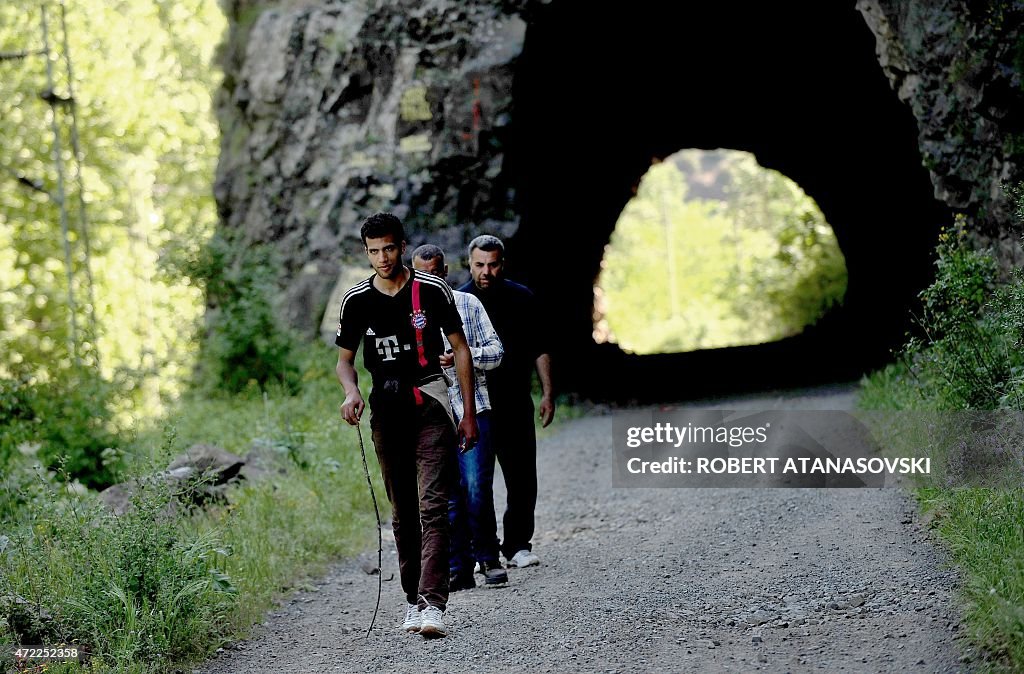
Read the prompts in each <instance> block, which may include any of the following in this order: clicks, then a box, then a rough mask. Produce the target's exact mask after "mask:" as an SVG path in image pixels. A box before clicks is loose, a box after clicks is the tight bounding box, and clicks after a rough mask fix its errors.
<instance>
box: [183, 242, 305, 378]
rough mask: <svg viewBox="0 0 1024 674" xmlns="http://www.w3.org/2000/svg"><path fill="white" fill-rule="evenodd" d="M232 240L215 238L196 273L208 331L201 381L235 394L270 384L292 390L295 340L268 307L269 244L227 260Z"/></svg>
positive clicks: (270, 289)
mask: <svg viewBox="0 0 1024 674" xmlns="http://www.w3.org/2000/svg"><path fill="white" fill-rule="evenodd" d="M230 256H231V244H230V243H228V242H227V241H226V240H225V239H223V238H220V237H214V238H213V239H211V241H210V243H209V245H208V246H207V249H206V256H205V258H204V259H203V260H202V261H201V262H200V264H199V265H198V266H197V268H196V270H195V272H196V276H197V277H199V278H201V279H204V281H205V285H206V293H207V297H208V300H209V302H210V303H211V304H212V305H213V306H214V307H215V308H214V309H211V310H210V311H209V312H208V316H207V322H208V324H209V325H210V328H209V332H208V334H207V336H206V338H205V340H204V341H203V344H202V351H201V355H200V370H199V372H200V378H199V383H200V386H201V388H202V389H203V390H205V391H207V392H211V393H212V392H214V391H222V392H227V393H238V392H241V391H243V390H245V389H246V388H248V387H249V386H252V385H255V386H257V387H260V388H263V387H266V386H268V385H271V384H275V385H279V386H283V387H285V388H286V389H287V390H289V391H292V392H294V391H295V390H296V388H297V385H298V383H299V380H298V375H299V371H298V365H297V363H296V360H295V356H294V354H293V344H294V343H295V342H296V341H297V337H296V336H295V335H292V334H290V333H289V332H287V331H286V330H285V329H283V328H281V327H280V326H279V321H278V320H277V318H276V317H275V316H274V313H273V310H272V308H271V303H270V297H271V296H272V294H273V292H274V290H275V282H276V276H275V274H274V271H273V270H274V269H275V267H274V266H273V265H272V259H271V258H272V256H271V251H270V249H268V248H266V247H255V246H254V247H251V248H248V249H247V250H245V251H243V252H242V253H241V254H240V255H237V257H235V259H234V262H232V263H229V262H228V260H229V259H230Z"/></svg>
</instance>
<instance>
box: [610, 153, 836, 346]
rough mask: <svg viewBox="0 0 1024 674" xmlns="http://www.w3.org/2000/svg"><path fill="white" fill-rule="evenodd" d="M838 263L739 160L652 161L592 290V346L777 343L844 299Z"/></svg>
mask: <svg viewBox="0 0 1024 674" xmlns="http://www.w3.org/2000/svg"><path fill="white" fill-rule="evenodd" d="M846 283H847V273H846V263H845V260H844V258H843V254H842V251H841V250H840V249H839V244H838V243H837V241H836V238H835V235H834V233H833V231H832V228H831V227H830V226H829V224H828V222H826V221H825V217H824V215H823V214H822V213H821V210H820V209H819V208H818V205H817V204H816V203H814V200H813V199H811V198H810V197H808V196H807V195H806V194H805V193H804V191H803V190H802V189H800V187H799V186H798V185H797V184H796V183H794V182H793V181H792V180H789V179H788V178H786V177H785V176H784V175H782V174H781V173H779V172H777V171H771V170H768V169H765V168H763V167H762V166H760V165H759V164H758V163H757V160H756V158H755V157H754V156H753V155H751V154H750V153H747V152H737V151H735V150H724V149H719V150H714V151H705V150H681V151H679V152H675V153H673V154H672V155H670V156H668V157H666V158H665V159H664V160H659V159H654V160H653V161H652V166H651V168H650V169H648V171H647V172H646V173H645V174H644V175H643V177H642V178H641V179H640V181H639V184H638V185H637V189H636V193H635V194H634V195H633V197H632V198H631V199H630V200H629V202H627V204H626V207H625V208H624V209H623V210H622V213H621V214H620V215H619V217H618V219H617V221H616V223H615V230H614V232H613V233H612V236H611V239H610V241H609V243H608V244H607V245H606V246H605V251H604V257H603V258H602V260H601V271H600V274H599V276H598V279H597V282H596V284H595V285H594V340H595V341H596V342H597V343H598V344H603V343H613V344H617V345H619V347H620V348H622V349H623V350H624V351H626V352H628V353H633V354H639V355H649V354H659V353H680V352H688V351H699V350H701V349H715V348H723V347H733V346H748V345H756V344H764V343H767V342H773V341H778V340H780V339H784V338H786V337H792V336H794V335H797V334H800V333H801V332H803V330H804V329H805V328H806V327H807V326H810V325H814V324H815V323H817V322H818V321H819V320H820V319H821V318H822V317H823V316H824V315H825V314H826V313H827V312H828V311H829V310H832V309H835V308H838V307H839V306H841V305H842V301H843V297H844V295H845V294H846Z"/></svg>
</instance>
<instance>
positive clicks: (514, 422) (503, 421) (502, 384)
mask: <svg viewBox="0 0 1024 674" xmlns="http://www.w3.org/2000/svg"><path fill="white" fill-rule="evenodd" d="M504 265H505V246H504V244H503V243H502V241H501V239H499V238H497V237H495V236H490V235H488V234H484V235H481V236H478V237H476V238H475V239H473V241H471V242H470V244H469V272H470V275H471V276H472V277H473V280H472V281H471V282H469V283H466V284H465V285H463V286H462V287H460V288H459V290H461V291H462V292H467V293H472V294H473V295H476V296H477V297H478V298H479V299H480V302H481V303H482V304H483V305H484V309H486V310H487V315H488V316H490V318H491V323H492V324H493V325H494V329H495V330H496V331H497V333H498V337H499V338H501V343H502V345H503V346H504V347H505V355H504V357H503V358H502V361H501V365H499V366H498V367H496V368H495V369H493V370H489V371H488V372H487V390H488V392H489V393H490V396H491V428H492V431H491V433H492V436H491V437H492V438H493V445H494V453H495V456H496V457H497V459H498V463H499V464H500V465H501V472H502V474H504V476H505V487H506V491H507V492H508V501H507V505H506V509H505V516H504V518H503V519H502V523H503V528H504V540H502V542H501V551H502V554H504V555H505V559H507V560H508V565H509V566H510V567H524V566H533V565H535V564H539V563H540V559H539V558H538V557H537V555H536V554H534V552H533V543H532V542H531V539H532V538H533V530H534V509H535V508H536V506H537V435H536V433H535V431H534V427H533V398H532V397H531V389H532V376H533V370H534V368H536V370H537V375H538V377H539V378H540V384H541V402H540V409H539V410H538V413H539V416H540V421H541V425H542V426H547V425H548V424H550V423H551V419H552V418H553V417H554V414H555V404H554V399H553V398H552V387H551V357H550V355H549V353H550V349H549V348H548V346H547V343H546V341H545V339H546V336H547V335H548V334H549V333H550V328H549V326H550V323H548V322H547V321H546V319H545V317H544V315H543V311H542V310H541V309H542V308H541V306H540V305H539V303H538V302H537V299H536V297H535V296H534V294H533V292H532V291H530V289H529V288H527V287H526V286H523V285H520V284H518V283H515V282H513V281H509V280H508V279H506V278H504V272H505V266H504Z"/></svg>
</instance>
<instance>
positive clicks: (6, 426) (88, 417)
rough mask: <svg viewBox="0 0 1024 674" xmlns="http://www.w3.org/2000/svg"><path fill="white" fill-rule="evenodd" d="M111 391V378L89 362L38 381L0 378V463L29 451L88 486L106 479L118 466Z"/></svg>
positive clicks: (109, 479) (110, 480)
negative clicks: (89, 364)
mask: <svg viewBox="0 0 1024 674" xmlns="http://www.w3.org/2000/svg"><path fill="white" fill-rule="evenodd" d="M115 397H116V383H114V382H108V381H106V380H104V379H102V378H100V377H99V376H98V375H97V374H96V372H95V371H94V370H93V369H91V368H79V369H70V370H64V371H59V372H58V373H57V377H56V378H53V379H50V380H48V381H44V382H40V381H25V380H21V381H19V380H11V379H0V465H8V464H12V463H13V460H14V458H15V456H16V455H17V454H19V453H21V454H31V455H32V456H34V457H36V458H37V459H38V460H39V461H40V462H41V463H42V465H43V466H44V467H46V468H47V469H53V468H55V467H57V466H58V465H59V466H60V467H61V468H62V470H63V471H64V472H66V473H67V474H68V475H69V476H70V477H71V478H72V479H77V480H80V481H81V482H83V483H84V484H86V485H87V486H89V487H93V488H102V487H105V486H107V485H109V484H112V483H113V482H114V481H115V476H116V474H117V472H118V470H119V469H120V463H119V454H118V452H117V451H116V450H115V449H114V448H115V447H117V445H118V444H119V440H118V437H117V433H116V431H115V424H114V419H113V416H114V414H113V410H112V401H113V400H114V398H115Z"/></svg>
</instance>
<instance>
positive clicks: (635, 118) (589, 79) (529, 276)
mask: <svg viewBox="0 0 1024 674" xmlns="http://www.w3.org/2000/svg"><path fill="white" fill-rule="evenodd" d="M578 10H579V6H578V5H576V4H574V3H571V2H553V3H551V4H549V5H547V6H545V7H543V8H541V9H539V10H538V11H537V12H536V14H535V15H534V16H532V17H531V19H530V24H529V29H528V31H527V35H526V44H525V48H524V51H523V55H522V57H521V58H520V62H519V65H518V70H517V73H516V78H515V83H514V88H513V95H514V100H515V115H514V124H513V125H514V131H513V137H512V138H511V139H510V141H511V142H510V143H509V153H508V157H507V164H506V170H509V171H510V172H511V174H512V179H513V182H514V184H515V186H516V193H517V200H518V204H519V212H520V213H521V216H522V221H521V226H520V229H519V231H518V233H517V234H516V235H515V236H514V237H513V238H512V239H511V241H510V242H509V245H508V272H509V274H510V276H511V277H512V278H518V279H522V280H524V281H526V282H528V283H529V284H531V285H532V286H533V287H534V288H536V289H537V290H538V291H539V292H540V293H541V294H542V295H543V296H544V297H546V298H547V300H548V301H549V303H550V304H552V305H553V309H554V311H553V314H552V315H553V316H555V317H556V318H554V319H553V320H554V323H553V324H551V325H538V326H537V329H539V330H548V331H550V333H551V335H552V339H551V340H550V342H551V343H552V344H553V347H552V349H553V351H554V355H555V356H556V358H557V361H558V372H559V376H560V379H561V381H562V382H564V384H563V385H564V386H565V388H568V389H571V390H575V391H579V392H581V393H584V394H588V395H594V396H597V397H606V398H618V397H622V396H621V391H622V390H627V389H628V390H629V391H630V393H629V397H630V399H645V398H649V399H652V400H653V399H678V398H685V397H692V396H700V395H704V394H709V393H714V392H723V391H736V390H740V389H749V388H765V387H776V386H792V385H799V384H802V383H821V382H822V381H837V380H841V379H842V380H848V379H851V378H856V377H858V376H859V375H860V374H861V373H862V372H864V371H865V370H866V369H869V368H871V367H875V366H877V365H879V364H881V363H882V362H883V361H884V360H885V359H886V358H888V357H890V352H891V349H892V348H893V347H895V346H897V345H898V343H899V341H900V340H901V339H902V336H903V334H904V332H905V330H906V328H907V325H906V316H907V315H908V309H909V308H911V306H912V304H913V302H914V300H915V297H916V293H917V291H918V290H919V289H920V288H921V287H922V286H923V285H924V283H925V282H926V279H927V276H928V273H929V270H930V265H931V259H930V255H931V250H932V247H933V245H934V241H935V236H936V234H937V232H938V230H939V228H940V227H941V226H942V225H943V224H945V223H946V222H948V219H949V214H948V212H947V210H946V209H945V208H944V207H943V206H942V205H941V204H939V203H938V202H937V201H936V200H935V199H934V197H933V194H932V186H931V183H930V182H929V180H928V176H927V172H926V171H925V169H924V168H923V166H922V163H921V157H920V155H919V153H918V150H917V143H916V134H917V130H916V124H915V122H914V119H913V116H912V115H911V113H910V111H909V110H908V109H907V108H906V107H905V106H904V105H903V104H902V103H901V102H900V101H899V100H898V98H897V96H896V94H895V93H894V92H893V91H892V90H891V89H890V87H889V84H888V82H887V81H886V79H885V77H884V75H883V73H882V71H881V68H880V67H879V65H878V62H877V59H876V57H875V51H874V38H873V36H872V35H871V33H870V31H869V30H868V28H867V26H866V25H865V24H864V21H863V19H862V18H861V16H860V14H859V13H858V12H857V11H856V9H855V8H854V2H852V1H851V2H841V3H840V2H836V3H820V2H794V3H782V4H781V5H780V4H777V3H776V4H771V5H766V4H764V3H759V4H757V5H747V6H745V7H744V9H743V11H736V9H735V8H733V7H729V6H724V5H723V6H719V5H715V6H706V4H705V3H700V4H699V5H698V4H697V3H659V2H647V1H641V2H636V3H631V4H630V11H629V12H628V13H627V12H611V11H606V12H593V13H588V14H587V20H586V21H585V22H583V21H582V19H581V14H580V12H579V11H578ZM807 26H814V30H807V29H806V27H807ZM679 148H694V149H704V150H714V149H716V148H730V149H734V150H737V151H742V152H746V153H749V154H750V155H752V156H753V157H755V158H756V160H757V163H758V164H760V165H761V166H762V167H764V168H767V169H772V170H775V171H778V172H779V173H781V174H783V175H785V176H786V177H788V178H789V179H791V180H792V181H794V182H795V183H797V184H798V185H799V186H800V188H802V190H803V191H804V192H805V193H806V194H807V195H808V196H809V197H810V198H811V199H813V200H814V202H815V203H816V204H817V205H818V206H819V207H820V209H821V212H822V214H823V216H824V218H825V220H826V221H827V222H828V223H829V224H830V225H831V227H832V229H833V230H834V232H835V237H836V240H837V242H838V245H839V248H840V249H841V251H842V255H843V257H844V258H845V261H846V267H847V270H848V287H847V290H846V294H845V299H844V301H843V304H842V307H841V309H840V310H838V311H833V312H830V313H829V314H828V315H827V316H826V317H825V318H824V319H823V320H821V321H818V322H817V323H816V324H815V325H814V326H813V327H811V328H808V329H806V330H804V331H803V332H802V333H800V334H798V335H795V336H792V337H788V338H785V339H782V340H779V341H775V342H771V343H769V344H763V345H754V346H734V347H724V348H706V349H702V350H698V351H692V352H689V353H681V354H680V353H677V354H659V355H637V354H631V353H627V352H626V351H624V350H623V349H621V348H620V347H619V346H618V345H616V344H613V343H603V344H602V343H598V342H597V341H596V340H595V338H594V320H593V319H594V316H593V309H594V302H593V299H594V285H595V282H597V280H598V277H599V274H600V271H601V267H600V266H601V260H602V258H603V256H604V251H605V247H606V245H607V244H608V243H609V241H610V240H611V239H612V233H613V231H614V230H615V225H616V221H617V220H618V218H619V216H620V213H622V211H623V209H624V208H625V207H626V204H627V203H628V202H629V200H630V199H631V197H632V196H633V190H634V189H635V188H636V187H637V185H638V181H639V179H640V177H641V176H643V175H644V173H645V172H646V171H647V170H648V169H649V168H650V166H651V161H652V158H655V159H658V160H663V159H665V158H667V157H669V156H670V155H671V154H672V153H674V152H676V151H677V150H678V149H679ZM524 320H526V319H525V318H524ZM624 382H629V385H628V386H623V385H622V384H623V383H624Z"/></svg>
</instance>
